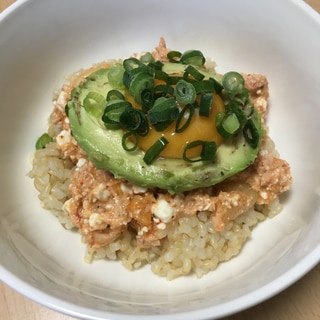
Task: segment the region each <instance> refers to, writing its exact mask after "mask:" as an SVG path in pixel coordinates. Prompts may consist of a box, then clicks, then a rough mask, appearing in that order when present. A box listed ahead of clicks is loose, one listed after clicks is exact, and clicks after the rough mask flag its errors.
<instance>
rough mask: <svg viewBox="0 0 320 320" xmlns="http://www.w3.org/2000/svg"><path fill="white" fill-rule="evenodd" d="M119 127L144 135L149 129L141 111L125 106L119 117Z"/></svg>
mask: <svg viewBox="0 0 320 320" xmlns="http://www.w3.org/2000/svg"><path fill="white" fill-rule="evenodd" d="M119 121H120V124H121V127H122V128H123V129H125V130H128V131H131V132H136V133H137V134H139V135H140V134H142V135H146V134H147V133H148V131H149V126H148V121H147V118H146V116H145V114H144V113H143V111H141V110H138V109H135V108H126V109H125V110H124V111H123V112H122V113H121V115H120V118H119Z"/></svg>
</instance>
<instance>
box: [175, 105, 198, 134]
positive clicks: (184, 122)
mask: <svg viewBox="0 0 320 320" xmlns="http://www.w3.org/2000/svg"><path fill="white" fill-rule="evenodd" d="M194 111H195V108H194V106H193V105H192V104H186V105H185V106H184V108H183V109H182V110H181V112H180V114H179V117H178V119H177V121H176V132H177V133H180V132H182V131H184V130H185V129H186V128H187V127H188V126H189V124H190V121H191V119H192V117H193V115H194Z"/></svg>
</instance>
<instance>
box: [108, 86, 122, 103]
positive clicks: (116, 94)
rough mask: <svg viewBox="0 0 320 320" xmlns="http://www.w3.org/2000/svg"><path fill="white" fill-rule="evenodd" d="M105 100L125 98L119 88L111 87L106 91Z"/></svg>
mask: <svg viewBox="0 0 320 320" xmlns="http://www.w3.org/2000/svg"><path fill="white" fill-rule="evenodd" d="M106 100H107V102H109V101H111V100H125V97H124V95H123V94H122V93H121V92H120V91H119V90H115V89H113V90H110V91H108V94H107V97H106Z"/></svg>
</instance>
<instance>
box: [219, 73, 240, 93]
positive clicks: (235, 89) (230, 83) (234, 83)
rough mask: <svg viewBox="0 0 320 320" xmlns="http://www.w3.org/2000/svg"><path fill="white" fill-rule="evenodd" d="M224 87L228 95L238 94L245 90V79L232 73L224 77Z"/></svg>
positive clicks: (238, 74)
mask: <svg viewBox="0 0 320 320" xmlns="http://www.w3.org/2000/svg"><path fill="white" fill-rule="evenodd" d="M222 85H223V87H224V89H225V90H226V91H227V92H228V93H231V94H237V93H240V92H241V91H242V90H243V88H244V79H243V77H242V75H241V74H240V73H238V72H235V71H230V72H227V73H226V74H224V75H223V77H222Z"/></svg>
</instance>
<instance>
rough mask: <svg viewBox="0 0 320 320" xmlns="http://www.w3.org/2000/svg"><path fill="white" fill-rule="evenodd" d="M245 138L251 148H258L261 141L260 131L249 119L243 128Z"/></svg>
mask: <svg viewBox="0 0 320 320" xmlns="http://www.w3.org/2000/svg"><path fill="white" fill-rule="evenodd" d="M243 136H244V138H245V139H246V141H247V142H248V144H249V145H250V147H251V148H254V149H255V148H257V146H258V145H259V141H260V135H259V131H258V129H257V127H256V125H255V123H254V121H253V120H252V119H248V121H247V123H246V124H245V125H244V128H243Z"/></svg>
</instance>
